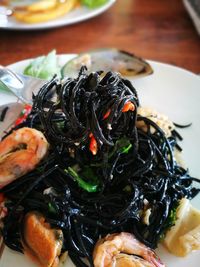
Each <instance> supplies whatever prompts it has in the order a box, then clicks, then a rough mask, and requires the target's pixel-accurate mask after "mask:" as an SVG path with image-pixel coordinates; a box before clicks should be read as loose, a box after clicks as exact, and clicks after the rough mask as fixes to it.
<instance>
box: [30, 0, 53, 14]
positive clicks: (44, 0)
mask: <svg viewBox="0 0 200 267" xmlns="http://www.w3.org/2000/svg"><path fill="white" fill-rule="evenodd" d="M56 4H57V0H40V1H37V2H35V3H33V4H31V5H28V6H27V7H26V10H27V11H30V12H36V11H41V10H44V11H45V10H47V9H50V8H53V7H55V5H56Z"/></svg>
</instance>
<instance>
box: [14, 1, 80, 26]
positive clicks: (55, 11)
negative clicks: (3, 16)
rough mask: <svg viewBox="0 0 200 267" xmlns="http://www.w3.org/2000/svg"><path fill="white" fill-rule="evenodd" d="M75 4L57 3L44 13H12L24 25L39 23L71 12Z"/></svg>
mask: <svg viewBox="0 0 200 267" xmlns="http://www.w3.org/2000/svg"><path fill="white" fill-rule="evenodd" d="M76 4H77V0H66V1H65V2H63V3H62V2H57V4H56V5H55V7H53V8H51V9H47V10H46V11H43V10H41V11H37V12H30V11H24V12H20V11H16V12H14V17H15V18H16V19H17V20H19V21H21V22H25V23H39V22H45V21H49V20H52V19H56V18H58V17H61V16H63V15H65V14H66V13H68V12H69V11H71V10H72V9H73V8H74V7H75V5H76Z"/></svg>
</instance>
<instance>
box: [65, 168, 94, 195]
mask: <svg viewBox="0 0 200 267" xmlns="http://www.w3.org/2000/svg"><path fill="white" fill-rule="evenodd" d="M67 171H68V172H69V174H70V175H71V176H73V177H74V179H75V180H76V181H77V182H78V185H79V186H80V187H81V188H83V189H84V190H86V191H87V192H96V191H97V189H98V184H91V183H87V182H85V181H84V180H83V179H82V178H81V177H80V176H79V174H78V173H77V172H75V171H74V170H73V169H72V168H71V167H68V170H67Z"/></svg>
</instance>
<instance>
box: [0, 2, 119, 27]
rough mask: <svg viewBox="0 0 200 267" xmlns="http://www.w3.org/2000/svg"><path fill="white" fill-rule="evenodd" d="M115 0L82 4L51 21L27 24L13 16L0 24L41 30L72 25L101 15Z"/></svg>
mask: <svg viewBox="0 0 200 267" xmlns="http://www.w3.org/2000/svg"><path fill="white" fill-rule="evenodd" d="M115 1H116V0H109V1H108V2H107V3H106V4H105V5H103V6H100V7H98V8H95V9H89V8H86V7H84V6H80V7H78V8H76V9H74V10H72V11H70V12H69V13H67V14H66V15H64V16H62V17H60V18H58V19H54V20H50V21H47V22H42V23H35V24H27V23H22V22H19V21H17V20H15V19H14V18H13V17H9V18H8V22H7V23H6V24H4V25H1V24H0V29H6V30H40V29H49V28H56V27H60V26H67V25H71V24H74V23H78V22H81V21H84V20H88V19H90V18H93V17H96V16H98V15H100V14H101V13H103V12H105V11H106V10H107V9H109V8H110V7H111V6H112V5H113V4H114V3H115Z"/></svg>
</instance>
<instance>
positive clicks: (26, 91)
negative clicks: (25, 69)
mask: <svg viewBox="0 0 200 267" xmlns="http://www.w3.org/2000/svg"><path fill="white" fill-rule="evenodd" d="M0 81H1V82H2V83H3V84H4V85H5V86H6V87H7V89H8V90H10V91H11V92H13V94H15V95H16V96H17V97H18V98H19V99H20V100H21V101H23V102H24V103H28V104H32V96H33V94H35V95H36V94H37V93H38V91H39V89H40V88H41V87H42V86H43V85H44V84H45V83H47V81H46V80H41V79H38V78H33V77H30V76H26V75H23V74H17V73H15V72H13V71H12V70H10V69H8V68H6V67H3V66H1V65H0Z"/></svg>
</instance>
